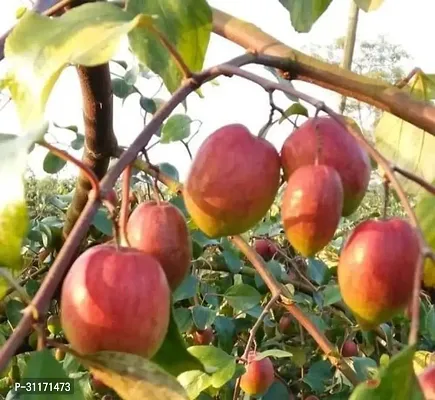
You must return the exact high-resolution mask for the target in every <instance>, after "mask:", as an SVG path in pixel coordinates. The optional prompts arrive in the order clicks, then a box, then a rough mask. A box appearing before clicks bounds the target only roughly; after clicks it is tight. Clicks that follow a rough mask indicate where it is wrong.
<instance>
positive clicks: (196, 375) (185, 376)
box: [177, 371, 211, 400]
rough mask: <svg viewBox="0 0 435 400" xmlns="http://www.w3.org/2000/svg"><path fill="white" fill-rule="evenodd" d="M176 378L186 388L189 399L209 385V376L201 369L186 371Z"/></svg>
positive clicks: (192, 399)
mask: <svg viewBox="0 0 435 400" xmlns="http://www.w3.org/2000/svg"><path fill="white" fill-rule="evenodd" d="M177 379H178V382H180V384H181V385H182V386H183V387H184V389H185V390H186V392H187V394H188V395H189V399H190V400H194V399H196V398H197V397H198V396H199V395H200V394H201V392H202V391H203V390H205V389H207V388H208V387H210V385H211V376H209V375H207V374H206V373H204V372H201V371H186V372H183V373H182V374H181V375H179V376H178V378H177Z"/></svg>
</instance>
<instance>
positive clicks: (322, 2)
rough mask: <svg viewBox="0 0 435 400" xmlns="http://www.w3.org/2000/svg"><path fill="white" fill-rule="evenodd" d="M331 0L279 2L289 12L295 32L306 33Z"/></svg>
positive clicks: (284, 0) (290, 0) (286, 0)
mask: <svg viewBox="0 0 435 400" xmlns="http://www.w3.org/2000/svg"><path fill="white" fill-rule="evenodd" d="M331 1H332V0H303V1H301V0H279V2H280V3H281V4H282V5H283V6H284V7H285V8H286V9H287V10H288V11H289V13H290V19H291V22H292V25H293V28H294V29H295V31H296V32H299V33H307V32H309V31H310V30H311V28H312V26H313V24H314V23H315V22H316V21H317V19H318V18H319V17H320V16H321V15H322V14H323V13H324V12H325V11H326V9H327V8H328V7H329V4H330V3H331Z"/></svg>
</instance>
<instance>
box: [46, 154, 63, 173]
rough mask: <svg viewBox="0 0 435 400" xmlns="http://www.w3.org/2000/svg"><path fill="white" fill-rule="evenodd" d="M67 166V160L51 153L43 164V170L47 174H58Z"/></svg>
mask: <svg viewBox="0 0 435 400" xmlns="http://www.w3.org/2000/svg"><path fill="white" fill-rule="evenodd" d="M65 165H66V161H65V160H63V159H62V158H59V157H58V156H57V155H55V154H53V153H50V152H48V153H47V155H46V156H45V158H44V162H43V164H42V166H43V169H44V171H45V172H47V174H57V173H58V172H59V171H61V170H62V168H63V167H64V166H65Z"/></svg>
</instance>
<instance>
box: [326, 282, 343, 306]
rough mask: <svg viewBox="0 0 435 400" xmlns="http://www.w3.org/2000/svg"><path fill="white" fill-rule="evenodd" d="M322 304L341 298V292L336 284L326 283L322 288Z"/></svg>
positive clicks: (327, 304)
mask: <svg viewBox="0 0 435 400" xmlns="http://www.w3.org/2000/svg"><path fill="white" fill-rule="evenodd" d="M322 293H323V305H324V306H329V305H331V304H334V303H337V302H339V301H340V300H341V292H340V288H339V286H338V285H328V286H326V287H325V289H323V291H322Z"/></svg>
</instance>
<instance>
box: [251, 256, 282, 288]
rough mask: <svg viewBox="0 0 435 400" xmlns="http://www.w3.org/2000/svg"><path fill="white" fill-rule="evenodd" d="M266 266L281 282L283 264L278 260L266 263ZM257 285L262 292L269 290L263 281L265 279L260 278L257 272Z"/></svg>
mask: <svg viewBox="0 0 435 400" xmlns="http://www.w3.org/2000/svg"><path fill="white" fill-rule="evenodd" d="M266 265H267V268H268V269H269V271H270V272H272V275H273V276H274V277H275V278H277V279H278V280H279V279H280V278H281V274H282V272H283V268H282V267H281V264H280V263H279V262H278V261H276V260H270V261H268V262H267V263H266ZM255 285H256V286H257V288H258V289H260V290H261V289H265V288H267V286H266V284H265V283H264V281H263V278H262V277H261V276H260V274H259V273H258V272H257V271H255Z"/></svg>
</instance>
